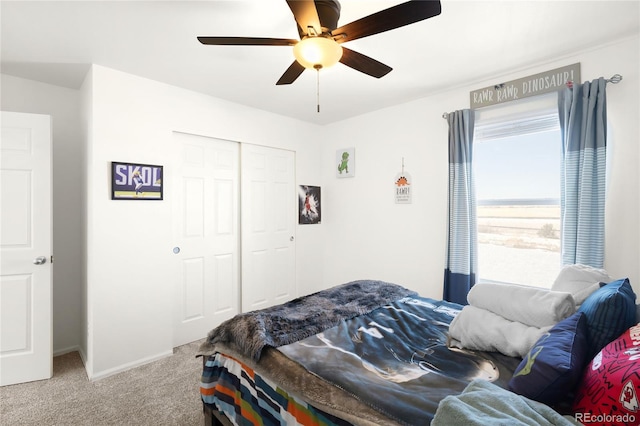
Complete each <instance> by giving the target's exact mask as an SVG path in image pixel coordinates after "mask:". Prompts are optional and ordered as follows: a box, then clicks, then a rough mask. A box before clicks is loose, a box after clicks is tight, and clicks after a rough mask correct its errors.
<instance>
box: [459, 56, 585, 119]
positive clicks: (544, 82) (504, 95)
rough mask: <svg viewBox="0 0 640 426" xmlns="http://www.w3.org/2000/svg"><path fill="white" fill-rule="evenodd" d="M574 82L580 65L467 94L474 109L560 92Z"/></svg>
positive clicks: (577, 78) (578, 80)
mask: <svg viewBox="0 0 640 426" xmlns="http://www.w3.org/2000/svg"><path fill="white" fill-rule="evenodd" d="M574 82H580V63H577V64H573V65H567V66H565V67H561V68H556V69H554V70H551V71H545V72H541V73H540V74H535V75H532V76H529V77H524V78H520V79H518V80H512V81H508V82H506V83H500V84H496V85H494V86H489V87H485V88H484V89H478V90H474V91H473V92H471V93H470V94H469V95H470V105H471V109H475V108H481V107H485V106H489V105H495V104H499V103H502V102H509V101H514V100H516V99H522V98H528V97H530V96H535V95H541V94H543V93H548V92H553V91H557V90H560V89H562V88H564V87H566V85H567V83H569V84H571V83H574Z"/></svg>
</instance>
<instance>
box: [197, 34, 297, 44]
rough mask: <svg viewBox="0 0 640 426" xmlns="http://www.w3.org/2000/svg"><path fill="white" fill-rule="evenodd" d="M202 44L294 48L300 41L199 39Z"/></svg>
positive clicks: (249, 38)
mask: <svg viewBox="0 0 640 426" xmlns="http://www.w3.org/2000/svg"><path fill="white" fill-rule="evenodd" d="M198 41H199V42H200V43H202V44H208V45H221V46H293V45H295V44H296V43H298V40H293V39H289V38H266V37H202V36H201V37H198Z"/></svg>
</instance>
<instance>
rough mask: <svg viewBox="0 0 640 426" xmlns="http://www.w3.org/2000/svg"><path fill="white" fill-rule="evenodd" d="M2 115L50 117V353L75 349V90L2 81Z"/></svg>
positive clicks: (78, 173) (78, 177)
mask: <svg viewBox="0 0 640 426" xmlns="http://www.w3.org/2000/svg"><path fill="white" fill-rule="evenodd" d="M0 84H1V86H2V100H1V108H2V110H3V111H16V112H29V113H39V114H48V115H51V122H52V152H53V159H52V161H53V163H52V164H53V255H54V256H55V260H54V264H53V351H54V354H61V353H65V352H69V351H71V350H76V349H78V345H79V340H78V337H79V335H80V330H81V322H80V311H81V305H82V303H81V294H80V282H81V269H82V268H81V263H82V259H81V253H82V249H81V247H82V237H81V227H80V222H81V218H82V209H81V201H80V200H81V181H82V176H83V175H82V167H81V164H82V157H81V149H80V147H81V146H82V136H81V132H80V128H79V126H78V116H79V109H80V94H79V92H78V91H77V90H72V89H67V88H63V87H58V86H53V85H49V84H44V83H39V82H35V81H32V80H25V79H22V78H17V77H13V76H9V75H4V74H2V75H1V80H0Z"/></svg>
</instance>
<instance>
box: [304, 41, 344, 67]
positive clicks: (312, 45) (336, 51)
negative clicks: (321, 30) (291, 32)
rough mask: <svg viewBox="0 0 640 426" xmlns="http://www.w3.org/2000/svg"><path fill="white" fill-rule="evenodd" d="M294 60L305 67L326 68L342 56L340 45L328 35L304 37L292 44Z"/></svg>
mask: <svg viewBox="0 0 640 426" xmlns="http://www.w3.org/2000/svg"><path fill="white" fill-rule="evenodd" d="M293 55H294V56H295V58H296V61H298V62H299V63H300V65H302V66H303V67H305V68H315V69H318V68H327V67H330V66H332V65H335V64H337V63H338V62H339V61H340V58H342V46H340V45H339V44H338V43H337V42H336V41H335V40H334V39H332V38H329V37H322V36H319V37H305V38H303V39H302V40H300V41H299V42H298V43H296V45H295V46H293Z"/></svg>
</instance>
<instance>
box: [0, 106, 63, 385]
mask: <svg viewBox="0 0 640 426" xmlns="http://www.w3.org/2000/svg"><path fill="white" fill-rule="evenodd" d="M0 124H1V126H0V127H1V128H2V134H1V136H0V203H1V218H0V258H1V260H0V385H2V386H4V385H10V384H15V383H22V382H29V381H33V380H42V379H48V378H50V377H51V375H52V371H53V356H52V355H53V354H52V352H53V349H52V348H53V345H52V305H51V303H52V298H51V291H52V290H51V276H52V270H51V262H50V259H51V253H52V250H51V248H52V245H51V234H52V228H51V224H52V220H51V120H50V117H49V116H46V115H36V114H22V113H13V112H2V115H1V123H0Z"/></svg>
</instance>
